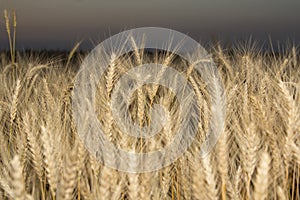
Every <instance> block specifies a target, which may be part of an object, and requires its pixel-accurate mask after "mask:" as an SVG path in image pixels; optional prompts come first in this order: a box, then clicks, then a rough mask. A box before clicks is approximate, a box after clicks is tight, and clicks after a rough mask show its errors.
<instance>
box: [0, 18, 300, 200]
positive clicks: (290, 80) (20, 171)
mask: <svg viewBox="0 0 300 200" xmlns="http://www.w3.org/2000/svg"><path fill="white" fill-rule="evenodd" d="M6 18H7V21H6V22H7V30H9V31H8V32H9V35H11V32H10V27H9V22H8V21H9V20H8V16H7V13H6ZM14 18H15V19H16V16H15V15H14ZM13 26H14V34H13V35H14V36H13V38H11V37H9V41H10V46H11V53H10V54H9V56H8V55H7V54H6V53H5V52H2V54H1V65H0V83H1V85H0V121H1V123H0V144H1V152H0V169H1V170H0V199H43V200H44V199H81V200H83V199H134V200H136V199H172V200H173V199H182V200H184V199H223V200H224V199H295V200H297V199H298V200H299V199H300V189H299V188H300V187H299V185H300V62H299V54H298V51H297V49H296V48H295V47H294V46H291V47H290V48H287V51H286V52H282V53H281V54H280V55H275V53H274V54H266V53H262V52H260V51H259V50H258V49H257V48H255V46H251V45H249V46H247V45H244V46H237V47H236V49H235V50H234V51H233V52H231V53H230V54H229V53H228V52H226V50H222V48H221V47H220V46H216V48H214V49H213V50H212V51H211V52H210V53H211V54H212V55H213V59H214V61H215V63H216V64H217V66H218V70H219V73H220V75H221V77H222V79H223V83H224V87H225V91H226V99H227V102H226V109H227V111H226V113H227V115H226V119H225V130H224V132H223V133H221V136H220V138H219V140H218V143H217V145H216V146H215V147H214V149H213V151H212V152H210V154H209V155H207V156H206V157H204V158H202V159H200V158H199V156H197V152H198V151H199V148H200V147H201V142H202V140H201V138H202V137H201V136H203V135H205V133H206V132H207V129H208V126H209V118H210V98H209V94H207V90H206V86H205V84H204V83H203V81H202V80H201V78H200V76H199V74H197V73H194V72H193V71H188V69H190V68H189V64H188V63H186V62H184V60H181V59H180V58H178V56H176V55H175V54H170V53H168V52H164V53H157V54H151V55H149V54H147V53H146V52H143V51H138V50H136V51H134V52H132V55H124V56H123V57H120V58H119V59H117V60H116V62H115V63H111V65H110V66H109V68H108V70H107V71H106V72H105V76H104V77H102V79H101V81H100V82H99V87H98V97H99V98H98V105H97V109H98V110H97V115H98V120H99V122H100V123H101V124H102V125H103V127H104V133H105V134H106V135H107V137H108V138H109V140H110V141H111V142H112V143H114V144H115V145H119V146H120V148H123V149H126V150H134V151H136V152H148V151H153V150H156V149H160V148H163V147H164V146H166V145H168V144H169V143H170V141H171V140H172V138H173V137H174V133H175V132H176V129H177V128H178V127H177V125H178V124H177V123H176V116H177V114H178V113H177V107H178V102H177V100H176V96H174V95H173V94H172V92H170V91H169V90H168V89H167V88H164V87H162V86H156V85H145V86H143V87H142V88H140V89H139V90H138V91H136V93H134V94H133V96H132V97H131V99H130V102H131V106H130V109H129V112H130V113H131V117H132V119H133V120H134V121H136V122H137V123H138V124H139V125H140V126H147V124H148V123H149V120H150V119H149V110H150V109H151V106H152V105H153V104H154V103H159V104H161V105H163V106H164V107H165V109H166V110H168V111H169V113H170V116H169V118H168V119H167V123H166V126H165V127H163V129H162V130H161V132H160V133H159V134H157V135H156V136H155V137H154V138H151V139H149V140H147V139H140V138H134V137H130V136H128V135H127V136H126V134H125V133H122V132H121V131H120V130H119V129H118V127H116V126H115V122H114V119H113V117H112V116H111V107H110V106H111V105H110V100H111V99H110V98H111V93H112V91H113V89H114V85H115V84H116V82H117V81H118V79H119V78H120V77H121V76H122V74H124V73H126V71H128V70H129V69H131V68H133V67H135V66H137V65H139V64H140V63H148V62H149V61H152V62H156V63H161V64H164V65H168V66H173V67H174V68H175V69H176V70H177V71H180V72H181V73H182V74H185V76H186V77H187V79H188V81H189V82H190V84H191V85H192V86H193V89H194V90H195V93H196V94H197V102H198V104H199V105H198V106H199V109H200V111H201V123H200V124H199V127H197V137H196V138H195V140H194V142H193V144H192V146H191V147H190V148H189V149H188V150H187V151H186V152H185V153H184V155H183V156H181V157H180V158H179V159H178V160H176V161H175V162H174V163H172V164H171V165H169V166H167V167H165V168H163V169H160V170H158V171H154V172H148V173H141V174H130V173H125V172H120V171H118V170H115V169H111V168H108V167H106V166H103V165H102V164H101V162H99V161H97V160H96V159H95V158H94V157H93V156H92V155H91V154H89V152H87V151H86V149H85V147H84V145H83V143H82V142H81V141H80V140H79V138H78V135H77V132H76V127H75V125H74V122H73V119H72V98H71V97H72V90H73V82H74V79H75V75H76V73H77V71H78V68H77V66H79V65H80V63H81V61H82V59H83V57H84V55H80V54H76V55H75V50H74V51H72V52H71V54H70V55H69V56H68V57H67V62H64V61H61V60H58V59H51V58H48V57H47V56H42V55H34V54H31V55H29V54H26V53H16V52H15V47H14V46H15V27H16V23H14V25H13ZM77 47H78V45H77V46H76V48H77ZM73 54H74V55H73ZM78 64H79V65H78ZM83 125H84V122H83Z"/></svg>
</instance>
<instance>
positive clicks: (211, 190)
mask: <svg viewBox="0 0 300 200" xmlns="http://www.w3.org/2000/svg"><path fill="white" fill-rule="evenodd" d="M202 163H203V170H204V175H205V178H204V179H205V189H206V198H207V199H219V189H218V184H217V180H216V177H217V176H216V170H215V164H214V163H213V162H211V155H210V154H208V155H207V156H205V157H204V158H202Z"/></svg>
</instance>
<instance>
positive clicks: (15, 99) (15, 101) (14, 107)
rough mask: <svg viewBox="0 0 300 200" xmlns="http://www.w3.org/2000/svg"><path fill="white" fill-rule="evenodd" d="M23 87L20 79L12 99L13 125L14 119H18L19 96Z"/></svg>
mask: <svg viewBox="0 0 300 200" xmlns="http://www.w3.org/2000/svg"><path fill="white" fill-rule="evenodd" d="M20 89H21V81H20V79H18V80H17V82H16V86H15V90H14V93H13V96H12V101H11V107H10V126H11V127H12V126H13V123H14V120H15V119H16V116H17V107H18V102H19V101H18V97H19V92H20Z"/></svg>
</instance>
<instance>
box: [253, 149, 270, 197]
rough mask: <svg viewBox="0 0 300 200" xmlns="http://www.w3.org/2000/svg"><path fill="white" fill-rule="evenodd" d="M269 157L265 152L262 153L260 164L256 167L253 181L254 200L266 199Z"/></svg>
mask: <svg viewBox="0 0 300 200" xmlns="http://www.w3.org/2000/svg"><path fill="white" fill-rule="evenodd" d="M270 162H271V159H270V156H269V154H268V153H267V152H263V153H262V155H261V158H260V163H259V165H258V167H257V173H256V177H255V181H254V193H253V197H254V199H261V200H263V199H267V197H268V186H269V184H270V183H269V179H270V177H269V171H270Z"/></svg>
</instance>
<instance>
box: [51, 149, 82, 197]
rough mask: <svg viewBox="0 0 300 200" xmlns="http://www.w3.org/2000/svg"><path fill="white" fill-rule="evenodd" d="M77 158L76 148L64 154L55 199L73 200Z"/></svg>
mask: <svg viewBox="0 0 300 200" xmlns="http://www.w3.org/2000/svg"><path fill="white" fill-rule="evenodd" d="M77 161H78V157H77V152H76V147H75V148H74V149H72V150H70V152H69V153H67V154H66V158H65V162H64V169H63V174H62V177H61V178H60V182H59V184H58V189H57V194H56V197H57V199H65V200H67V199H74V194H73V191H74V188H75V184H76V181H77V179H76V177H77V175H78V163H77Z"/></svg>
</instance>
